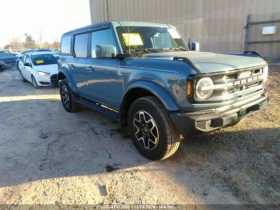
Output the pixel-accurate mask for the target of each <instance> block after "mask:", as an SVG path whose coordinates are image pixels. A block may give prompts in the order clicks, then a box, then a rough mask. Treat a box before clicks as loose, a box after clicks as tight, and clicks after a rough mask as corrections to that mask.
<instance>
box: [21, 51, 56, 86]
mask: <svg viewBox="0 0 280 210" xmlns="http://www.w3.org/2000/svg"><path fill="white" fill-rule="evenodd" d="M58 58H59V55H57V54H56V53H54V52H32V53H27V54H25V55H24V56H23V57H22V58H21V59H20V61H19V73H20V77H21V80H22V81H23V82H26V81H29V82H31V83H32V84H33V86H34V88H37V87H39V86H54V85H57V84H58V80H57V74H58V65H57V60H58Z"/></svg>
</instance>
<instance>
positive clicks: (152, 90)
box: [120, 82, 180, 126]
mask: <svg viewBox="0 0 280 210" xmlns="http://www.w3.org/2000/svg"><path fill="white" fill-rule="evenodd" d="M145 96H155V97H156V98H157V99H158V100H159V102H160V103H161V104H162V105H163V106H164V107H165V109H166V110H168V111H178V110H180V107H179V106H178V105H177V103H176V101H175V100H174V99H173V98H172V96H170V94H169V93H168V92H167V91H166V90H164V89H163V88H162V87H160V86H159V85H157V84H154V83H151V82H138V83H135V84H133V85H131V86H130V87H129V88H128V89H127V91H126V92H125V94H124V95H123V97H122V103H121V108H120V121H121V125H122V126H127V117H128V110H129V108H130V106H131V104H132V103H133V102H134V101H135V100H137V99H139V98H142V97H145Z"/></svg>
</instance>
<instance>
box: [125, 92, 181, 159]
mask: <svg viewBox="0 0 280 210" xmlns="http://www.w3.org/2000/svg"><path fill="white" fill-rule="evenodd" d="M128 121H129V126H130V132H131V135H132V141H133V143H134V145H135V147H136V148H137V150H138V151H139V152H140V153H141V154H142V155H143V156H145V157H146V158H148V159H151V160H162V159H166V158H168V157H170V156H172V155H173V154H174V153H175V152H176V151H177V149H178V147H179V145H180V134H179V133H178V131H177V130H176V128H175V126H174V124H173V123H172V122H171V119H170V117H169V115H168V113H167V110H166V109H165V108H164V107H163V105H162V104H161V103H160V102H159V101H158V99H157V98H156V97H154V96H148V97H143V98H139V99H137V100H136V101H134V102H133V103H132V105H131V107H130V109H129V114H128Z"/></svg>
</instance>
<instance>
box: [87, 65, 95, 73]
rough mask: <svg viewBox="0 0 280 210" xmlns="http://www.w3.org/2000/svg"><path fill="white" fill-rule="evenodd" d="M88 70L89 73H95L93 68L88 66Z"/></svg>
mask: <svg viewBox="0 0 280 210" xmlns="http://www.w3.org/2000/svg"><path fill="white" fill-rule="evenodd" d="M86 70H88V71H89V72H93V71H94V68H93V67H92V66H87V67H86Z"/></svg>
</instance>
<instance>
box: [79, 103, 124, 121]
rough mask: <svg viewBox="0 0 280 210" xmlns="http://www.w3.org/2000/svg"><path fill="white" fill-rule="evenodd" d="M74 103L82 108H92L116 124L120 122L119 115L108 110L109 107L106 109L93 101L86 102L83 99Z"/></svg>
mask: <svg viewBox="0 0 280 210" xmlns="http://www.w3.org/2000/svg"><path fill="white" fill-rule="evenodd" d="M76 102H77V103H79V104H82V105H84V106H87V107H89V108H92V109H94V110H95V111H98V112H100V113H102V114H105V115H107V116H108V117H110V118H112V119H114V120H116V121H118V122H119V121H120V117H119V113H118V112H116V111H113V110H110V108H109V107H108V108H106V107H105V106H103V105H101V104H98V103H96V102H94V101H90V100H87V99H84V98H77V99H76Z"/></svg>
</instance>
